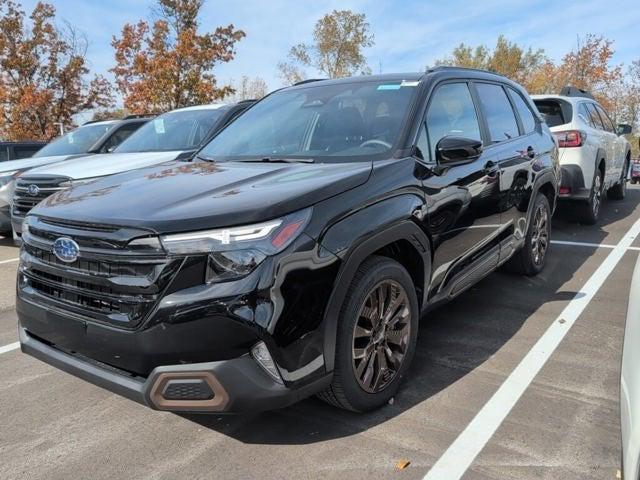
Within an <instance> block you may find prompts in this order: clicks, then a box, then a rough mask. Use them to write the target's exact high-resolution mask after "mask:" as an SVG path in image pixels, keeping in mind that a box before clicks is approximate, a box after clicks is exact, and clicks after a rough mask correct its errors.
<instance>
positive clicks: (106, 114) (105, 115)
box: [91, 108, 131, 122]
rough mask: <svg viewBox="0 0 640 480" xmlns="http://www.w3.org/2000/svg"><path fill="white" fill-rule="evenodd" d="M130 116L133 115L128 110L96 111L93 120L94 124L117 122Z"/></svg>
mask: <svg viewBox="0 0 640 480" xmlns="http://www.w3.org/2000/svg"><path fill="white" fill-rule="evenodd" d="M128 115H131V112H129V111H128V110H127V109H126V108H115V109H113V110H112V109H104V110H96V111H95V112H93V116H92V117H91V120H92V121H94V122H96V121H102V120H117V119H122V118H124V117H126V116H128Z"/></svg>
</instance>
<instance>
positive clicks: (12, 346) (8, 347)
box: [0, 342, 20, 355]
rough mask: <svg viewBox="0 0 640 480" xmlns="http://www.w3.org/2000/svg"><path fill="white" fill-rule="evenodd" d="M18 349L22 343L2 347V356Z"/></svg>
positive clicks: (0, 348) (0, 351)
mask: <svg viewBox="0 0 640 480" xmlns="http://www.w3.org/2000/svg"><path fill="white" fill-rule="evenodd" d="M18 348H20V342H15V343H10V344H9V345H5V346H4V347H0V355H2V354H3V353H7V352H11V351H12V350H16V349H18Z"/></svg>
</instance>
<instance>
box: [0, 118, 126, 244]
mask: <svg viewBox="0 0 640 480" xmlns="http://www.w3.org/2000/svg"><path fill="white" fill-rule="evenodd" d="M119 125H120V122H119V121H118V120H106V121H101V122H89V123H85V124H84V125H82V126H81V127H78V128H76V129H75V130H72V131H71V132H69V133H67V134H66V135H63V136H61V137H59V138H57V139H55V140H53V141H52V142H51V143H49V144H47V145H45V146H44V147H42V148H40V149H39V150H38V151H37V152H36V153H35V154H33V156H32V157H30V158H25V159H21V160H10V161H7V162H2V163H0V232H2V233H7V232H11V206H10V205H11V202H12V197H13V193H14V189H15V179H16V178H17V177H18V176H19V175H21V174H22V173H24V172H26V171H27V170H29V169H31V168H35V167H39V166H43V165H48V164H52V163H57V162H62V161H68V160H69V159H72V158H78V157H85V156H86V155H88V154H89V150H92V149H93V148H96V146H99V145H103V144H105V143H110V142H111V140H110V139H111V137H112V136H114V137H115V136H117V135H119V132H120V129H119Z"/></svg>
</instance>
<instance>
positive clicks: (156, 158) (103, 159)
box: [25, 151, 182, 180]
mask: <svg viewBox="0 0 640 480" xmlns="http://www.w3.org/2000/svg"><path fill="white" fill-rule="evenodd" d="M181 153H182V152H181V151H177V152H176V151H171V152H139V153H101V154H98V155H93V156H91V158H86V157H82V158H75V159H73V160H67V161H66V162H64V163H58V164H55V165H48V166H46V167H40V168H34V169H33V170H30V171H29V173H28V174H27V175H25V177H31V176H34V177H35V176H38V177H42V176H49V175H51V176H60V177H69V178H71V179H73V180H83V179H86V178H94V177H104V176H106V175H113V174H116V173H120V172H126V171H128V170H133V169H136V168H142V167H148V166H150V165H157V164H159V163H164V162H168V161H171V160H174V159H175V158H176V157H177V156H178V155H180V154H181Z"/></svg>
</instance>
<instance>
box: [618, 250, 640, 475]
mask: <svg viewBox="0 0 640 480" xmlns="http://www.w3.org/2000/svg"><path fill="white" fill-rule="evenodd" d="M638 292H640V257H639V258H638V260H637V262H636V267H635V270H634V272H633V278H632V280H631V292H630V293H629V308H628V310H627V324H626V327H625V333H624V347H623V351H622V373H621V381H620V414H621V421H620V426H621V429H622V464H623V467H622V469H623V477H622V478H624V479H629V480H635V479H637V478H640V371H639V370H638V365H640V349H638V345H639V344H640V315H638V312H640V295H639V294H638Z"/></svg>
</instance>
